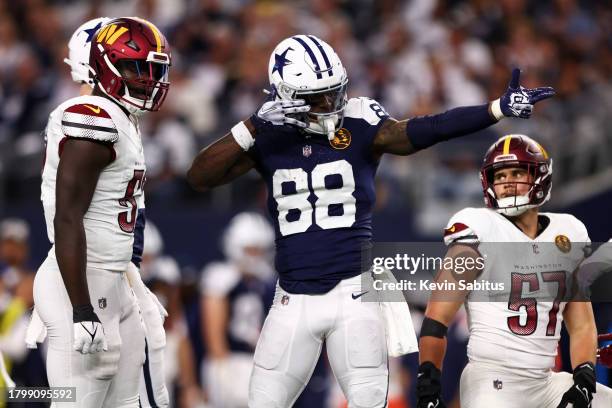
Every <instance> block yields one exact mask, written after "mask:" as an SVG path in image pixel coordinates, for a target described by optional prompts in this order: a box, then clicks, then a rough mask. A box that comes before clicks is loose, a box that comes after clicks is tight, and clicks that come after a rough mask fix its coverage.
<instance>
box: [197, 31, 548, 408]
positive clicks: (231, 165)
mask: <svg viewBox="0 0 612 408" xmlns="http://www.w3.org/2000/svg"><path fill="white" fill-rule="evenodd" d="M519 73H520V71H519V70H518V69H516V70H515V71H514V72H513V74H512V80H511V82H510V86H509V88H508V90H507V91H506V93H505V94H504V95H503V96H502V97H501V98H499V99H497V100H495V101H493V102H491V103H483V104H482V105H478V106H467V107H460V108H455V109H451V110H449V111H446V112H443V113H440V114H437V115H431V116H424V117H418V118H412V119H409V120H408V119H405V120H396V119H393V118H391V117H389V115H388V114H387V112H386V111H385V110H384V109H383V108H382V107H381V105H380V104H379V103H378V102H376V101H374V100H372V99H370V98H366V97H359V98H350V99H349V98H348V96H347V86H348V75H347V72H346V70H345V68H344V66H343V64H342V62H341V60H340V58H339V57H338V55H337V54H336V52H335V51H334V50H333V48H332V47H331V46H329V44H327V43H326V42H325V41H323V40H321V39H320V38H317V37H315V36H313V35H301V34H300V35H294V36H292V37H290V38H287V39H285V40H283V41H281V42H280V43H279V44H278V45H277V46H276V47H275V49H274V50H273V52H272V54H271V55H270V61H269V63H268V76H269V81H270V87H271V90H270V98H269V100H267V101H266V102H264V103H263V104H262V106H261V107H260V108H259V109H258V110H257V112H256V113H255V114H254V115H252V116H251V117H250V118H249V119H247V120H244V121H241V122H239V123H238V124H236V125H235V126H234V127H233V128H232V129H231V131H230V132H229V133H227V134H226V135H225V136H224V137H222V138H221V139H219V140H218V141H216V142H214V143H212V144H211V145H209V146H208V147H206V148H205V149H203V150H202V151H201V152H200V153H199V154H198V156H197V157H196V158H195V160H194V162H193V164H192V166H191V168H190V170H189V172H188V175H187V179H188V181H189V182H190V184H191V185H192V186H193V187H194V188H195V189H198V190H206V189H210V188H214V187H216V186H219V185H221V184H225V183H228V182H231V181H232V180H234V179H235V178H237V177H239V176H241V175H243V174H245V173H246V172H248V171H249V170H250V169H256V170H257V171H258V172H259V173H260V174H261V175H262V176H263V178H264V180H265V182H266V184H267V187H268V209H269V213H270V215H271V218H272V221H273V223H274V228H275V233H276V265H275V267H276V268H275V269H276V270H277V272H278V274H279V283H278V286H277V292H276V296H275V299H274V303H273V305H272V308H271V310H270V312H269V314H268V317H267V318H266V322H265V324H264V327H263V329H262V332H261V336H260V338H259V341H258V344H257V348H256V350H255V357H254V368H253V374H252V376H251V381H250V385H249V388H250V389H249V406H250V407H254V408H259V407H266V408H268V407H277V408H282V407H289V406H291V405H293V403H294V402H295V400H296V399H297V397H298V396H299V394H300V393H301V391H302V390H303V389H304V387H305V385H306V383H307V382H308V380H309V378H310V376H311V375H312V372H313V369H314V367H315V364H316V362H317V360H318V357H319V355H320V352H321V349H322V345H323V342H325V344H326V347H327V355H328V357H329V361H330V364H331V366H332V368H333V371H334V374H335V376H336V378H337V379H338V382H339V384H340V386H341V388H342V391H343V392H344V394H345V395H346V397H347V400H348V405H349V407H368V408H371V407H383V406H385V405H386V403H387V401H386V397H387V386H388V381H387V380H388V378H387V377H388V369H387V354H388V348H387V342H386V336H387V332H389V333H392V331H391V330H386V328H385V321H384V316H393V313H383V312H382V311H381V307H380V305H379V303H378V302H375V301H372V302H362V301H361V300H362V299H361V297H362V296H363V295H364V290H363V289H362V285H361V277H360V274H361V273H362V271H363V268H362V263H361V254H362V249H363V248H364V247H367V246H369V245H371V243H372V226H371V222H372V209H373V206H374V202H375V199H376V197H375V188H374V177H375V174H376V170H377V167H378V164H379V162H380V159H381V157H382V156H383V155H384V154H394V155H403V156H407V155H410V154H413V153H415V152H417V151H419V150H422V149H425V148H427V147H429V146H432V145H434V144H435V143H438V142H441V141H444V140H448V139H451V138H455V137H460V136H464V135H468V134H470V133H473V132H475V131H477V130H480V129H483V128H486V127H488V126H491V125H493V124H495V123H497V121H498V120H500V119H502V118H504V117H506V116H509V117H521V118H528V117H529V116H530V115H531V113H532V109H533V105H534V104H535V103H537V102H538V101H540V100H543V99H546V98H549V97H551V96H552V95H553V94H554V91H553V89H552V88H549V87H543V88H535V89H526V88H523V87H521V86H520V84H519ZM363 272H365V271H363ZM389 303H391V302H389ZM403 316H405V314H404V315H403ZM387 321H389V322H392V321H394V320H393V319H387ZM402 324H405V325H406V326H407V323H406V320H405V318H401V319H400V323H398V327H399V326H401V325H402ZM388 327H392V326H391V325H388ZM411 328H412V327H410V329H411ZM401 331H402V332H405V333H408V332H409V330H406V331H403V330H401ZM397 332H398V333H399V332H400V330H397ZM412 335H414V331H413V330H412ZM389 337H391V336H389ZM404 338H405V339H406V340H407V341H406V349H405V350H406V351H405V352H407V351H412V350H414V349H416V339H415V340H414V341H411V338H410V335H408V336H405V337H404ZM390 344H392V345H395V344H396V342H394V341H391V342H390Z"/></svg>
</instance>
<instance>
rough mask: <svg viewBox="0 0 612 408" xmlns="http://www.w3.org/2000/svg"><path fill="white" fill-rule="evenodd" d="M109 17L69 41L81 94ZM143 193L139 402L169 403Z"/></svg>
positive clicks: (136, 255)
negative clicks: (145, 273)
mask: <svg viewBox="0 0 612 408" xmlns="http://www.w3.org/2000/svg"><path fill="white" fill-rule="evenodd" d="M108 21H110V19H109V18H107V17H100V18H96V19H93V20H90V21H88V22H86V23H84V24H82V25H81V26H80V27H79V28H77V29H76V31H75V32H74V34H72V37H71V38H70V41H69V43H68V52H69V55H68V58H66V59H64V62H65V63H66V64H68V65H69V66H70V75H71V76H72V79H73V81H75V82H76V83H78V84H80V85H81V88H80V94H81V95H91V93H92V91H93V88H94V86H95V83H94V80H93V78H91V76H90V75H89V73H90V69H89V52H90V49H91V43H92V40H93V38H94V34H95V32H96V31H98V29H99V28H100V27H101V26H103V25H104V24H106V23H107V22H108ZM144 196H145V195H144V193H143V194H142V195H141V196H140V199H139V201H138V214H137V218H136V225H135V228H134V245H133V253H132V262H130V264H129V265H128V268H127V270H126V273H127V277H128V280H129V282H130V285H131V286H132V288H133V289H134V294H135V295H136V299H138V306H139V307H140V310H141V312H142V318H143V321H144V324H145V329H146V332H145V341H146V347H145V353H146V360H145V364H144V365H143V373H142V375H141V381H140V405H141V407H143V408H148V407H160V408H161V407H167V406H168V404H169V399H168V398H169V394H168V389H167V388H166V382H165V381H164V375H163V373H164V350H163V349H164V346H165V344H166V335H165V332H164V325H163V322H164V319H165V317H166V316H167V315H168V312H167V311H166V310H165V309H164V307H163V306H162V305H161V304H160V302H159V301H158V299H157V297H156V296H155V295H154V294H153V293H152V292H151V291H150V290H149V289H148V288H147V287H146V286H145V284H144V283H143V281H142V278H141V276H140V273H139V267H140V261H141V260H142V253H143V240H144V231H143V230H144V228H145V223H146V218H145V199H144Z"/></svg>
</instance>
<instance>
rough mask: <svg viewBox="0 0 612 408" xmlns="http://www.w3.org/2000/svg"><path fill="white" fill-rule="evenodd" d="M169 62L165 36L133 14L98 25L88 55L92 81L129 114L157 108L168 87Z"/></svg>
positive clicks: (168, 50)
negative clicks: (92, 76)
mask: <svg viewBox="0 0 612 408" xmlns="http://www.w3.org/2000/svg"><path fill="white" fill-rule="evenodd" d="M170 62H171V57H170V47H169V45H168V42H167V41H166V37H164V35H163V34H162V33H161V32H160V31H159V30H158V29H157V27H155V26H154V25H153V24H152V23H150V22H148V21H147V20H144V19H141V18H137V17H121V18H116V19H113V20H110V21H108V22H107V23H106V24H105V25H103V26H102V27H100V28H99V29H98V31H96V33H95V34H94V37H93V39H92V47H91V51H90V54H89V65H90V66H91V68H92V71H93V75H94V78H93V79H94V81H95V83H96V84H97V85H98V87H99V88H100V89H101V90H102V91H103V92H104V93H105V94H107V95H108V96H110V97H111V98H113V99H114V100H116V101H117V102H118V103H120V104H121V105H122V106H124V107H125V108H126V109H128V111H129V112H130V113H139V112H142V111H156V110H158V109H159V108H160V107H161V105H162V103H163V102H164V99H165V98H166V94H167V93H168V88H169V86H170V82H168V70H169V67H170Z"/></svg>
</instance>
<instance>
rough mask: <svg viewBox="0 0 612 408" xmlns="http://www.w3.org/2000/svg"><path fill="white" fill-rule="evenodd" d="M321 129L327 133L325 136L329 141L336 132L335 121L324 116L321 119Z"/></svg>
mask: <svg viewBox="0 0 612 408" xmlns="http://www.w3.org/2000/svg"><path fill="white" fill-rule="evenodd" d="M322 127H323V129H324V130H325V133H327V138H328V139H329V141H330V142H331V141H332V140H334V136H335V134H336V121H335V120H334V119H333V118H326V119H324V120H323V126H322Z"/></svg>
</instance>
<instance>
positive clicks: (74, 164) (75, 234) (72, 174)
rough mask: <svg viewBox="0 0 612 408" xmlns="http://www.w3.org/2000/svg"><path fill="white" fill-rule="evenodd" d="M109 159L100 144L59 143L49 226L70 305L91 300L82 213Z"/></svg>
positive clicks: (73, 140) (85, 210)
mask: <svg viewBox="0 0 612 408" xmlns="http://www.w3.org/2000/svg"><path fill="white" fill-rule="evenodd" d="M111 160H112V154H111V150H110V149H109V147H108V146H105V145H103V144H101V143H97V142H93V141H89V140H81V139H68V140H66V142H65V143H64V145H63V151H62V156H61V159H60V163H59V167H58V169H57V180H56V185H55V207H56V212H55V218H54V220H53V225H54V228H55V255H56V257H57V263H58V265H59V268H60V273H61V275H62V279H63V280H64V286H66V291H67V292H68V297H69V298H70V302H71V303H72V305H73V306H80V305H87V304H90V303H91V301H90V299H89V290H88V288H87V278H86V275H85V270H86V267H87V242H86V239H85V229H84V227H83V216H84V215H85V213H86V212H87V209H88V208H89V205H90V203H91V199H92V197H93V194H94V191H95V189H96V184H97V183H98V178H99V176H100V173H101V172H102V170H103V169H104V167H106V166H107V165H108V164H109V163H110V162H111Z"/></svg>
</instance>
